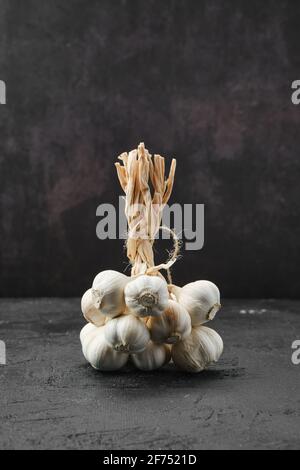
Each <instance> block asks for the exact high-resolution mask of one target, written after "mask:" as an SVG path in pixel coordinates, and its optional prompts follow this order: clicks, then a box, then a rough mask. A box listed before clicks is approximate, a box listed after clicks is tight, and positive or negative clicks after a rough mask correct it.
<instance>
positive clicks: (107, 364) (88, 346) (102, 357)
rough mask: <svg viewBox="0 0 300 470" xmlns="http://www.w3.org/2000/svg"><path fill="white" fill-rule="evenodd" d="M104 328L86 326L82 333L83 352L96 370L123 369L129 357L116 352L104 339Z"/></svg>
mask: <svg viewBox="0 0 300 470" xmlns="http://www.w3.org/2000/svg"><path fill="white" fill-rule="evenodd" d="M104 328H105V327H104V326H100V327H96V326H94V325H92V324H91V323H88V324H87V325H85V326H84V327H83V328H82V330H81V332H80V340H81V344H82V352H83V355H84V357H85V358H86V360H87V361H88V362H89V363H90V364H91V366H92V367H94V369H98V370H101V371H113V370H118V369H121V367H123V366H124V365H125V364H126V362H127V361H128V358H129V355H128V354H126V353H120V352H116V351H115V350H114V349H113V348H112V347H111V346H110V345H109V344H108V343H107V341H106V339H105V337H104Z"/></svg>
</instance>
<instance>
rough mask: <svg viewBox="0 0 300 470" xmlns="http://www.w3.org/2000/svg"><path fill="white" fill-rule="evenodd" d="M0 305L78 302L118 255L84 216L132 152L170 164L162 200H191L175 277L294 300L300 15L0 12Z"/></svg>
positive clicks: (78, 2) (106, 4) (278, 10)
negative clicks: (200, 243) (19, 300)
mask: <svg viewBox="0 0 300 470" xmlns="http://www.w3.org/2000/svg"><path fill="white" fill-rule="evenodd" d="M0 11H1V14H0V79H2V80H5V81H6V84H7V104H6V105H1V106H0V183H1V200H0V210H1V214H0V215H1V218H0V236H1V279H0V288H1V294H2V295H6V296H15V295H16V296H20V295H30V296H33V295H49V296H50V295H59V296H64V295H79V294H81V293H82V291H84V290H85V288H86V287H88V285H89V284H90V281H91V279H92V278H93V275H94V274H95V273H96V272H97V271H100V270H102V269H104V268H109V267H110V268H115V269H119V270H122V269H124V267H125V261H126V258H125V255H124V253H123V248H122V242H120V241H116V242H111V241H104V242H103V241H102V242H101V241H99V240H98V239H97V238H96V235H95V227H96V222H97V219H96V215H95V211H96V207H97V206H98V205H99V204H100V203H101V202H112V203H116V202H117V196H118V195H119V194H120V193H121V192H120V189H119V184H118V181H117V178H116V175H115V169H114V166H113V162H114V161H115V157H116V156H117V155H118V154H119V153H120V152H122V151H124V150H129V149H132V148H133V147H135V146H136V144H137V143H138V142H140V141H141V140H144V141H145V143H146V145H147V147H148V148H149V149H150V151H153V152H159V153H161V154H162V155H165V156H166V157H176V158H177V160H178V173H177V178H176V183H175V188H174V193H173V197H172V202H175V201H177V202H180V203H188V202H193V203H204V204H205V205H206V215H205V237H206V240H205V247H204V249H203V250H201V251H199V252H187V253H186V254H185V255H184V257H183V258H182V259H181V260H180V261H179V262H178V264H177V266H176V267H175V269H174V278H175V281H176V282H178V283H179V284H181V283H184V282H187V281H189V280H193V279H199V278H200V279H201V278H202V279H203V278H208V279H211V280H213V281H215V282H217V283H218V284H219V286H220V288H221V290H222V292H223V294H224V295H226V296H236V297H238V296H263V297H281V296H284V297H295V296H298V295H299V274H300V268H299V266H300V259H299V252H300V229H299V215H300V190H299V177H300V153H299V144H300V131H299V129H300V128H299V125H300V106H299V107H297V106H294V105H293V104H292V103H291V82H292V81H293V80H296V79H299V78H300V40H299V39H300V38H299V31H300V3H299V2H293V1H278V0H276V1H275V0H274V1H265V2H261V1H251V2H242V1H228V0H227V1H226V2H225V1H212V0H209V1H201V0H198V1H192V0H188V1H187V0H184V1H180V0H178V1H168V0H165V1H161V0H157V1H152V0H150V1H149V0H148V1H144V0H127V1H126V0H123V1H118V0H110V1H99V0H98V1H94V0H89V1H86V0H71V1H70V0H69V1H68V2H65V1H63V0H52V1H46V0H35V1H34V0H23V1H22V2H20V1H17V0H7V1H5V0H0Z"/></svg>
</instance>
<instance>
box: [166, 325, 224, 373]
mask: <svg viewBox="0 0 300 470" xmlns="http://www.w3.org/2000/svg"><path fill="white" fill-rule="evenodd" d="M222 352H223V340H222V338H221V336H220V335H219V334H218V333H217V332H216V331H215V330H213V329H212V328H207V327H206V326H198V327H196V328H193V329H192V333H191V334H190V336H188V337H187V338H186V339H185V340H183V341H179V342H178V343H176V344H175V345H174V346H173V347H172V359H173V361H174V364H175V365H176V366H177V367H178V368H179V369H181V370H184V371H186V372H200V371H202V370H204V369H205V368H206V367H207V366H209V364H211V363H213V362H217V361H218V359H219V358H220V356H221V354H222Z"/></svg>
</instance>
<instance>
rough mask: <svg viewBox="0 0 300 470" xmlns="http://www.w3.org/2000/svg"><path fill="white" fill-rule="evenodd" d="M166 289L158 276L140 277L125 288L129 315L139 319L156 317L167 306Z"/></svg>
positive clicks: (162, 280) (167, 296)
mask: <svg viewBox="0 0 300 470" xmlns="http://www.w3.org/2000/svg"><path fill="white" fill-rule="evenodd" d="M168 298H169V293H168V288H167V283H166V281H165V280H164V279H162V278H160V277H158V276H147V275H141V276H139V277H137V278H135V279H133V280H132V281H130V282H129V283H128V284H127V285H126V287H125V302H126V305H127V307H128V309H129V311H130V312H131V313H133V314H134V315H136V316H140V317H147V316H158V315H161V314H162V313H163V311H164V310H165V308H166V307H167V305H168Z"/></svg>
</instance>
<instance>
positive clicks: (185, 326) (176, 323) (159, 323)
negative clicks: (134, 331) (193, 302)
mask: <svg viewBox="0 0 300 470" xmlns="http://www.w3.org/2000/svg"><path fill="white" fill-rule="evenodd" d="M147 326H148V328H149V329H150V334H151V339H152V341H154V342H155V343H167V344H174V343H177V341H179V340H182V339H185V338H187V337H188V336H189V335H190V334H191V331H192V326H191V317H190V315H189V314H188V312H187V310H186V309H185V308H184V307H183V306H182V305H180V304H179V303H178V302H175V301H174V300H169V301H168V307H167V309H166V310H165V311H164V313H163V314H162V315H160V316H159V317H150V318H149V320H148V322H147Z"/></svg>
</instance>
